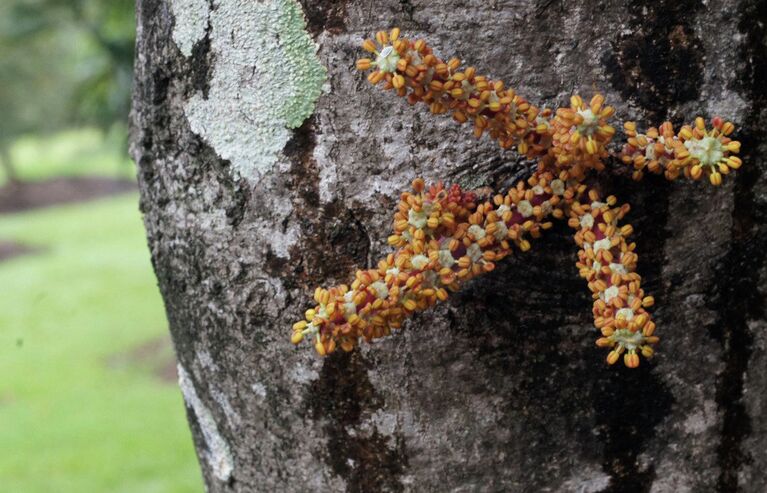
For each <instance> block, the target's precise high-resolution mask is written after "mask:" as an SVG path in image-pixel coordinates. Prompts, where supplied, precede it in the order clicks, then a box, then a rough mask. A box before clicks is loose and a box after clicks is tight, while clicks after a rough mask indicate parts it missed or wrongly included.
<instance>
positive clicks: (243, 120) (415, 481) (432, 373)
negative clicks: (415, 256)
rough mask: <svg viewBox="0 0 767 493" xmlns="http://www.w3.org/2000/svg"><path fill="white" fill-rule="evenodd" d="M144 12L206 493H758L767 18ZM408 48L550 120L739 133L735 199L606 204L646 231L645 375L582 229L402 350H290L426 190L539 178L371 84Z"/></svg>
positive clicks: (753, 13) (563, 11)
mask: <svg viewBox="0 0 767 493" xmlns="http://www.w3.org/2000/svg"><path fill="white" fill-rule="evenodd" d="M137 8H138V46H137V59H136V83H135V90H134V99H133V116H132V122H133V135H132V154H133V157H134V158H135V160H136V162H137V164H138V176H139V183H140V188H141V210H142V211H143V213H144V218H145V224H146V228H147V232H148V238H149V246H150V248H151V253H152V259H153V265H154V268H155V271H156V273H157V277H158V280H159V286H160V289H161V291H162V296H163V298H164V300H165V305H166V309H167V314H168V320H169V323H170V330H171V333H172V336H173V341H174V344H175V347H176V351H177V355H178V361H179V372H180V383H181V388H182V391H183V393H184V397H185V399H186V403H187V413H188V417H189V422H190V425H191V428H192V430H193V435H194V440H195V444H196V447H197V451H198V455H199V458H200V464H201V466H202V470H203V474H204V478H205V482H206V484H207V486H208V489H209V491H214V492H224V491H299V492H302V491H418V492H424V491H425V492H430V491H435V492H443V491H463V492H468V491H515V492H516V491H520V492H522V491H525V492H527V491H530V492H532V491H563V492H570V491H573V492H597V491H612V492H631V491H638V492H650V491H652V492H680V491H744V492H763V491H767V474H766V473H765V471H767V454H765V452H764V451H765V450H767V413H765V408H766V406H767V401H765V397H764V395H765V389H767V365H766V363H767V359H766V358H765V352H764V351H763V350H764V348H765V346H766V345H767V332H765V330H764V329H765V327H766V325H767V324H766V323H765V311H764V309H765V306H764V296H765V290H766V289H767V281H766V280H765V279H766V277H767V270H765V255H764V252H765V248H767V226H766V225H765V216H766V214H767V182H766V181H765V176H766V175H765V169H767V162H766V161H765V150H766V149H767V132H765V129H767V93H766V92H765V91H764V90H763V86H762V84H763V83H764V81H765V80H767V54H766V53H767V48H766V47H765V45H764V40H765V39H767V37H765V34H766V32H765V24H766V23H765V18H766V17H767V2H765V1H763V0H759V1H757V0H723V1H722V2H703V1H701V0H676V1H673V2H670V1H669V2H666V1H660V2H658V1H653V2H651V1H635V0H622V1H618V0H612V1H611V0H605V1H591V0H570V1H567V2H565V1H542V0H540V1H530V0H517V1H513V2H512V1H507V0H487V1H465V0H464V1H455V2H447V1H443V0H423V1H422V0H377V1H370V0H359V1H328V2H309V1H306V2H304V5H303V6H301V5H298V4H297V3H295V0H260V1H255V0H215V1H213V0H210V1H208V0H138V2H137ZM302 11H303V15H305V16H306V24H304V22H305V21H304V18H303V16H302V13H301V12H302ZM395 25H398V26H400V27H401V28H402V30H403V33H406V34H407V35H408V36H411V37H423V38H426V39H427V40H428V41H429V42H430V43H431V44H432V45H433V46H434V47H435V49H436V50H438V52H439V53H440V54H441V55H442V56H444V57H450V56H452V55H455V56H458V57H461V58H462V59H463V60H465V61H466V63H467V64H470V65H473V66H475V67H477V68H478V70H479V71H480V72H483V73H488V74H490V75H491V76H493V77H497V78H502V79H504V80H507V81H509V82H510V84H511V85H512V87H514V88H515V89H517V91H518V92H519V93H520V94H523V95H525V96H527V97H528V99H530V100H531V101H533V102H534V103H536V104H539V105H541V106H549V107H556V106H558V105H562V104H563V103H565V102H566V101H567V98H568V97H569V95H570V94H572V93H574V92H580V93H581V94H583V95H584V96H590V95H591V94H592V93H593V91H594V89H595V88H596V89H599V90H601V91H603V92H604V93H605V94H606V96H607V99H608V102H609V103H610V104H612V105H614V106H615V107H616V110H617V117H616V120H617V121H620V120H628V119H634V120H637V121H639V122H647V124H648V125H649V124H653V125H658V124H660V123H661V122H662V121H663V120H664V119H666V118H670V119H673V120H675V121H677V122H680V121H690V120H691V119H692V118H694V117H695V116H696V115H698V114H703V115H706V116H714V115H717V114H718V115H722V116H723V117H726V118H728V119H731V120H733V121H735V122H736V123H737V124H738V125H739V130H738V138H739V139H740V140H741V141H742V143H743V150H744V152H743V154H742V157H743V161H744V165H743V167H742V168H741V170H740V171H738V172H737V173H735V174H734V175H730V176H728V177H727V178H726V179H725V183H724V184H723V186H721V187H718V188H716V187H711V186H706V184H703V183H690V182H686V181H676V182H672V183H669V182H666V181H664V180H663V179H662V178H657V177H649V178H645V180H644V181H643V182H640V183H636V182H633V181H631V180H630V179H629V178H627V174H626V173H625V172H617V171H612V172H608V173H607V175H606V176H605V178H604V180H603V184H604V185H605V187H606V189H607V190H609V191H610V192H611V193H614V194H616V195H617V196H618V197H619V198H620V199H621V200H625V201H628V202H629V203H631V205H632V212H631V214H630V216H629V220H630V221H631V222H632V224H633V225H634V228H635V230H636V232H637V233H636V235H635V241H636V243H637V245H638V249H637V251H638V253H639V255H640V263H639V272H640V274H641V275H642V276H643V277H644V280H645V287H646V290H647V291H648V292H649V293H650V294H653V295H654V296H655V298H656V306H655V308H654V314H655V317H656V321H657V324H658V334H659V335H660V336H661V338H662V339H661V345H660V346H659V348H658V356H657V357H656V358H655V359H654V360H653V361H652V362H651V363H649V364H647V363H643V364H642V365H641V366H640V368H639V369H637V370H629V369H626V368H618V367H617V366H615V367H607V365H606V364H605V363H604V356H605V354H604V352H603V351H602V350H600V349H598V348H596V347H594V342H593V341H594V339H595V337H596V335H597V331H596V330H595V329H594V327H593V323H592V322H593V321H592V319H591V297H590V293H589V292H588V289H587V288H586V286H585V283H584V282H583V280H582V279H580V278H579V277H578V273H577V269H576V268H575V266H574V263H575V253H576V247H575V245H574V244H573V241H572V234H571V231H569V230H568V228H567V227H566V225H564V224H560V225H557V226H555V227H554V228H553V229H552V230H550V231H548V232H547V233H546V234H545V235H544V237H543V238H541V239H540V240H537V241H536V242H535V243H534V245H533V250H531V251H530V252H527V253H525V254H516V255H513V256H512V257H511V258H508V259H506V260H504V261H503V262H502V264H501V265H499V267H498V268H497V269H496V270H495V271H494V272H492V273H491V274H488V275H485V276H483V277H481V278H479V279H477V280H475V281H472V282H471V283H470V284H469V285H468V286H467V287H466V288H465V289H464V290H463V291H461V292H460V293H459V294H457V295H454V296H452V297H451V298H450V299H449V300H448V301H447V302H445V303H442V304H441V305H439V306H437V307H436V308H434V309H432V310H430V311H428V312H425V313H422V314H420V315H418V316H416V317H414V318H413V319H412V320H410V321H409V322H408V323H407V324H406V327H405V330H403V331H402V332H401V333H398V334H396V335H394V336H393V337H390V338H387V339H385V340H383V341H380V342H378V343H375V344H373V345H363V347H362V349H361V350H358V351H356V352H353V353H351V354H344V353H342V352H340V351H339V352H336V353H334V354H333V355H331V356H330V357H327V358H320V357H318V356H316V355H315V354H314V352H313V350H311V349H310V347H309V346H310V345H305V346H301V347H299V348H295V347H293V346H292V345H291V344H290V341H289V337H290V326H291V324H292V323H293V322H294V321H296V320H299V319H300V318H301V316H302V315H301V314H302V313H303V310H305V309H307V308H309V307H310V303H311V296H312V293H313V290H314V288H315V286H318V285H322V286H331V285H335V284H339V283H342V282H349V280H350V278H351V276H352V275H353V273H354V270H355V269H356V268H360V267H365V266H370V265H374V262H376V261H377V259H379V258H381V257H383V256H385V255H386V254H387V253H389V252H390V251H391V250H390V248H389V247H388V246H387V245H386V237H387V235H388V234H389V231H390V227H391V216H392V214H393V212H394V207H395V206H396V200H397V196H398V193H399V192H400V191H401V190H404V189H406V188H408V184H409V183H410V181H411V180H412V179H413V178H414V177H416V176H423V177H425V178H426V179H427V181H428V180H437V179H442V180H445V181H448V182H458V183H461V184H463V185H465V186H466V187H468V188H479V187H483V186H490V187H492V188H494V189H497V190H501V189H504V188H508V187H509V186H511V185H513V183H514V182H515V181H516V180H518V179H520V178H521V177H525V176H526V174H528V173H529V169H530V163H527V162H524V161H522V160H520V159H519V158H518V157H517V155H516V154H515V153H514V152H512V151H501V150H499V149H498V148H497V146H496V145H495V144H494V143H492V142H490V141H489V140H488V139H486V138H485V139H482V140H480V141H477V140H475V139H474V138H473V137H472V136H471V132H470V130H469V129H467V128H466V127H460V126H458V125H455V123H454V122H452V121H451V119H450V118H449V117H444V116H433V115H430V114H429V113H428V111H425V110H424V109H423V108H422V107H411V106H408V105H407V104H406V103H405V102H404V101H403V100H401V99H398V98H396V97H394V96H393V95H392V94H391V93H385V92H383V91H381V90H380V89H379V88H376V87H372V86H371V85H370V84H368V83H367V82H366V81H365V78H364V76H363V75H361V74H360V73H357V72H355V70H354V61H355V59H356V58H358V57H360V56H361V51H360V49H359V45H360V43H361V41H362V40H363V39H364V38H365V37H369V36H371V35H372V34H373V33H374V32H375V31H376V30H378V29H382V28H388V27H391V26H395ZM312 43H316V45H317V47H318V50H317V51H316V53H315V51H314V47H313V44H312ZM322 66H324V67H326V68H327V79H326V82H325V73H324V70H323V69H322V68H321V67H322ZM320 93H321V94H320ZM317 96H319V97H317ZM315 99H316V101H315ZM616 126H617V127H618V128H620V123H616ZM640 126H641V125H640ZM645 128H646V127H645ZM616 140H617V139H616ZM616 168H617V166H616Z"/></svg>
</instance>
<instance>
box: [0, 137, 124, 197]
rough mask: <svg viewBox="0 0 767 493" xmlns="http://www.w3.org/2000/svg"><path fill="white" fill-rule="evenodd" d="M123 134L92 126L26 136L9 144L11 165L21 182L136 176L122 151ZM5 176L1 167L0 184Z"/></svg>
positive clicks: (4, 180)
mask: <svg viewBox="0 0 767 493" xmlns="http://www.w3.org/2000/svg"><path fill="white" fill-rule="evenodd" d="M122 142H123V135H121V134H120V132H119V131H115V132H113V133H112V134H110V135H107V136H105V135H104V134H103V132H101V131H100V130H98V129H95V128H79V129H71V130H65V131H62V132H59V133H56V134H53V135H48V136H38V135H28V136H25V137H21V138H18V139H16V140H15V141H14V143H13V144H12V145H11V150H10V152H11V156H12V158H13V163H14V168H15V170H16V173H17V174H18V179H19V180H21V181H36V180H44V179H47V178H51V177H59V176H105V177H111V178H128V179H132V178H133V177H134V176H135V173H134V167H133V165H132V164H131V162H130V160H129V159H128V157H127V156H125V155H124V152H123V149H122V147H123V143H122ZM5 182H6V176H5V174H4V173H3V171H2V170H0V185H2V184H4V183H5Z"/></svg>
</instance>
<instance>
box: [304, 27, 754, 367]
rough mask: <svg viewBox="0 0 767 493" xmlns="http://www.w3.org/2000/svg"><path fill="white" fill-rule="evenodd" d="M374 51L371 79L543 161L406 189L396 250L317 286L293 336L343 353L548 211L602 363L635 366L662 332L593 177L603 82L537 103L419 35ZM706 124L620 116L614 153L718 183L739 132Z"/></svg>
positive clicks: (633, 257) (734, 163) (602, 129)
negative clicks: (570, 249)
mask: <svg viewBox="0 0 767 493" xmlns="http://www.w3.org/2000/svg"><path fill="white" fill-rule="evenodd" d="M362 47H363V49H365V50H366V51H368V52H369V53H371V56H373V57H374V58H363V59H360V60H358V61H357V68H358V69H359V70H363V71H368V70H371V72H370V73H369V75H368V80H369V81H370V82H371V83H372V84H381V85H382V86H383V88H384V89H386V90H392V91H395V92H396V93H397V95H399V96H401V97H405V98H407V101H408V102H409V103H410V104H416V103H424V104H426V105H428V107H429V109H430V111H431V112H432V113H434V114H443V113H450V114H452V116H453V119H454V120H456V121H457V122H459V123H466V122H471V123H472V125H473V127H474V135H475V136H476V137H481V136H482V135H483V134H487V135H489V136H490V137H491V138H493V139H495V140H496V141H498V143H499V144H500V146H501V147H503V148H508V147H512V146H516V148H517V151H518V152H519V153H520V154H522V155H524V156H526V157H527V158H529V159H536V160H537V161H538V167H537V170H536V171H535V172H534V173H533V175H532V176H531V177H530V178H529V179H528V180H527V181H520V182H519V183H517V185H516V186H515V187H514V188H512V189H511V190H509V191H508V192H506V193H505V194H498V195H495V196H494V197H491V198H489V199H487V200H483V201H481V200H479V198H478V197H477V196H476V195H475V194H474V193H472V192H466V191H464V190H462V189H461V187H459V186H458V185H453V186H450V187H445V186H443V185H442V184H441V183H437V184H435V185H432V186H431V187H428V188H427V187H426V186H425V184H424V181H423V180H421V179H416V180H415V181H414V182H413V191H412V192H406V193H403V194H402V195H401V197H400V202H399V205H398V207H397V210H396V212H395V214H394V222H393V232H392V235H391V236H389V238H388V243H389V245H391V246H392V247H394V248H396V249H397V250H396V252H394V253H391V254H389V255H388V256H387V257H386V258H385V259H382V260H381V261H380V262H379V263H378V265H377V267H376V268H374V269H363V270H358V271H357V272H356V274H355V276H354V280H353V281H352V282H351V284H350V285H341V286H336V287H333V288H330V289H323V288H317V289H316V291H315V293H314V300H315V302H316V306H315V307H314V308H312V309H310V310H307V311H306V314H305V318H304V319H303V320H300V321H298V322H296V323H295V324H294V325H293V335H292V338H291V340H292V342H293V343H294V344H298V343H300V342H301V341H302V340H304V339H305V338H307V337H308V338H310V339H311V341H312V343H313V344H314V347H315V349H316V350H317V352H318V353H319V354H320V355H326V354H329V353H332V352H333V351H335V350H336V349H337V348H338V347H340V348H341V349H343V350H345V351H351V350H352V349H354V347H356V346H357V345H358V344H359V342H360V341H362V340H365V341H371V340H373V339H377V338H380V337H384V336H387V335H389V334H390V333H391V331H392V330H395V329H399V328H400V327H401V326H402V323H403V321H404V320H405V319H406V318H407V317H408V316H410V315H411V314H413V313H415V312H417V311H422V310H426V309H428V308H430V307H432V306H433V305H435V304H436V303H438V302H440V301H444V300H446V299H447V298H448V296H449V293H451V292H454V291H457V290H458V289H460V288H461V287H462V285H463V284H464V283H465V282H466V281H468V280H470V279H473V278H474V277H477V276H480V275H482V274H483V273H485V272H490V271H492V270H493V269H494V268H495V265H496V263H497V262H499V261H501V260H502V259H503V258H504V257H506V256H508V255H510V254H511V253H512V251H513V250H515V249H518V250H520V251H523V252H524V251H527V250H529V249H530V239H531V238H538V237H539V236H540V235H541V232H542V231H544V230H546V229H548V228H549V227H551V222H550V221H549V218H550V217H551V218H556V219H561V218H564V217H567V218H568V223H569V225H570V226H571V227H573V228H574V229H575V230H576V233H575V242H576V243H577V245H578V247H579V251H578V262H577V264H576V265H577V267H578V269H579V273H580V275H581V277H583V278H584V279H586V281H587V282H588V287H589V289H590V290H591V292H592V295H593V298H594V304H593V310H592V311H593V314H594V325H595V326H596V327H597V328H598V329H599V330H600V331H601V333H602V337H600V338H599V339H597V345H598V346H600V347H606V348H609V349H610V352H609V354H608V356H607V362H608V363H609V364H614V363H615V362H616V361H618V359H620V357H621V356H623V361H624V363H625V365H626V366H628V367H630V368H635V367H637V366H639V354H642V355H643V356H645V357H646V358H649V357H651V356H652V354H653V346H654V345H655V344H656V343H657V342H658V337H657V336H656V335H655V323H654V322H653V321H652V319H651V316H650V313H648V312H647V310H646V309H647V308H649V307H651V306H652V305H653V304H654V299H653V297H652V296H647V295H646V294H645V292H644V291H643V289H642V287H641V284H642V278H641V277H640V276H639V274H637V272H636V265H637V254H636V253H635V252H634V250H635V249H636V244H635V243H633V242H631V243H630V242H629V241H628V240H627V238H628V237H629V236H630V235H631V234H632V232H633V228H632V227H631V225H630V224H623V225H620V224H619V222H620V221H621V220H622V219H623V217H624V216H625V215H626V214H627V213H628V211H629V205H628V204H623V205H621V206H616V203H617V200H616V198H615V197H614V196H608V197H607V198H606V199H605V200H604V201H602V200H601V199H600V194H599V193H598V192H597V190H596V188H594V187H592V186H591V185H589V183H591V180H590V177H591V176H593V174H594V173H596V172H599V171H602V170H603V169H604V168H605V162H606V161H607V159H609V158H610V157H611V156H612V154H611V151H610V149H609V148H608V146H609V143H610V141H611V140H612V138H613V136H614V135H615V128H614V127H613V126H612V125H610V123H609V122H608V120H609V119H610V118H611V117H612V116H613V114H614V112H615V110H614V109H613V108H612V107H611V106H605V105H604V96H602V95H601V94H599V93H597V94H596V95H595V96H593V97H592V98H591V100H590V101H589V103H588V104H586V103H585V102H584V100H583V99H582V98H581V97H580V96H578V95H574V96H572V97H571V98H570V106H569V107H565V108H559V109H557V110H556V111H552V110H550V109H543V110H540V109H538V108H537V107H535V106H533V105H532V104H530V102H528V101H527V100H525V99H524V98H522V97H521V96H519V95H518V94H517V93H516V92H515V91H514V90H513V89H512V88H510V87H507V86H506V85H505V84H504V83H503V82H501V81H497V80H492V79H491V78H489V77H487V76H484V75H478V74H477V71H476V69H475V68H474V67H466V68H461V62H460V60H458V59H455V58H453V59H450V60H448V61H444V60H442V59H441V58H439V57H437V56H436V55H435V54H434V53H433V51H432V49H431V48H430V47H429V46H428V45H427V44H426V42H424V41H423V40H416V41H411V40H408V39H404V38H401V37H400V30H399V29H398V28H394V29H392V30H391V31H389V32H385V31H380V32H378V33H377V34H376V36H375V40H372V39H368V40H365V41H364V43H363V45H362ZM711 125H712V128H711V129H707V128H706V125H705V122H704V120H703V119H702V118H700V117H698V118H696V119H695V123H694V124H693V125H685V126H683V127H682V128H681V129H680V130H679V132H678V133H675V131H674V127H673V126H672V125H671V123H669V122H664V123H663V124H662V125H661V126H660V127H658V128H655V127H651V128H649V129H648V130H647V132H646V133H644V134H642V133H639V132H638V131H637V127H636V124H635V123H634V122H626V123H625V124H624V130H625V133H626V136H627V141H626V143H625V144H624V145H623V148H622V150H621V152H620V154H619V156H620V158H621V159H622V161H623V162H624V163H625V164H627V165H630V166H632V168H633V170H634V171H633V177H634V178H635V179H637V180H639V179H641V178H642V176H643V174H644V172H645V171H649V172H651V173H658V174H660V173H663V174H664V175H665V176H666V178H668V179H669V180H673V179H676V178H677V177H679V176H680V175H681V174H684V175H685V176H686V177H688V178H692V179H695V180H697V179H700V178H701V177H702V176H704V175H705V176H707V177H708V179H709V181H710V182H711V183H712V184H714V185H719V184H720V183H721V181H722V175H725V174H728V173H729V172H730V170H733V169H738V168H739V167H740V166H741V164H742V163H741V160H740V159H739V158H738V157H737V156H735V155H734V154H737V153H738V152H739V150H740V143H739V142H738V141H734V140H731V139H730V137H729V135H730V134H732V132H733V131H734V128H735V127H734V125H733V124H732V123H730V122H725V121H724V120H722V119H721V118H719V117H716V118H714V119H713V120H712V122H711Z"/></svg>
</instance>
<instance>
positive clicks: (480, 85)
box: [357, 28, 548, 157]
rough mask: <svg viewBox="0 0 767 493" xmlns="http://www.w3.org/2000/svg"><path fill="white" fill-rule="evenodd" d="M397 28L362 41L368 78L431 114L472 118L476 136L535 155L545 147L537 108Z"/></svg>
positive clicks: (360, 65) (361, 64)
mask: <svg viewBox="0 0 767 493" xmlns="http://www.w3.org/2000/svg"><path fill="white" fill-rule="evenodd" d="M399 34H400V32H399V29H397V28H394V29H392V30H391V32H390V33H386V32H385V31H380V32H378V33H377V34H376V41H377V44H376V41H373V40H371V39H368V40H365V42H364V43H363V48H364V49H365V50H367V51H369V52H371V53H373V54H375V55H376V58H375V60H373V59H370V58H363V59H361V60H357V69H359V70H363V71H365V70H370V69H373V71H372V72H371V73H370V74H369V75H368V80H369V81H370V82H371V83H373V84H378V83H379V82H382V81H383V82H384V88H385V89H388V90H394V91H396V92H397V94H398V95H399V96H402V97H406V98H407V101H408V102H409V103H410V104H416V103H419V102H420V103H424V104H427V105H428V106H429V109H430V111H431V112H432V113H434V114H443V113H450V114H452V115H453V119H454V120H455V121H457V122H458V123H466V122H471V123H472V124H473V126H474V135H475V136H476V137H478V138H479V137H481V136H482V135H483V134H485V133H486V134H488V135H490V137H491V138H493V139H495V140H497V141H498V143H499V145H500V146H501V147H503V148H507V147H511V146H513V145H516V146H517V149H518V151H519V152H520V154H524V155H527V156H528V157H535V156H538V155H540V154H541V153H544V152H545V150H546V149H545V148H544V147H543V146H541V145H540V142H541V141H545V140H546V139H545V137H544V136H542V135H536V133H537V132H538V131H541V132H542V133H547V132H548V126H547V125H546V122H544V124H543V125H540V126H539V121H538V116H539V113H540V110H539V109H538V108H536V107H535V106H533V105H532V104H530V103H529V102H528V101H527V100H526V99H524V98H523V97H522V96H520V95H519V94H517V93H516V92H515V91H514V89H512V88H510V87H507V86H506V85H505V84H504V83H503V82H502V81H498V80H492V79H491V78H489V77H487V76H485V75H479V74H477V71H476V69H475V68H474V67H466V68H461V61H460V60H458V59H457V58H451V59H450V60H447V61H445V60H442V59H441V58H439V57H437V56H436V55H435V54H434V53H433V51H432V49H431V47H429V46H428V45H427V44H426V42H425V41H423V40H416V41H410V40H407V39H403V38H400V37H399Z"/></svg>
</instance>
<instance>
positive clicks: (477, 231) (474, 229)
mask: <svg viewBox="0 0 767 493" xmlns="http://www.w3.org/2000/svg"><path fill="white" fill-rule="evenodd" d="M468 232H469V234H471V235H473V236H474V238H475V239H477V240H481V239H482V238H484V237H485V236H487V233H486V232H485V230H484V229H483V228H482V226H480V225H479V224H472V225H471V226H469V230H468Z"/></svg>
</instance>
